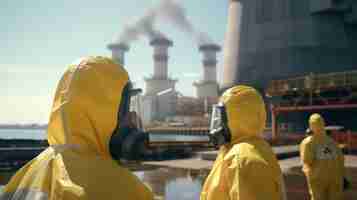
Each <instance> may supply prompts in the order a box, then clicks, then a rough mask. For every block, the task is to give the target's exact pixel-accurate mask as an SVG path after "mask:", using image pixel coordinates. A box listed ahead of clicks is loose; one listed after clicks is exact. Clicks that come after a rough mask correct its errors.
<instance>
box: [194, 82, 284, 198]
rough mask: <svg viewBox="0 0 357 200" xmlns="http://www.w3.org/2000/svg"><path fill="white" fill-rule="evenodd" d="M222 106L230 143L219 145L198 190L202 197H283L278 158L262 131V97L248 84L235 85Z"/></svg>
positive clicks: (226, 93)
mask: <svg viewBox="0 0 357 200" xmlns="http://www.w3.org/2000/svg"><path fill="white" fill-rule="evenodd" d="M220 102H222V103H223V104H224V106H225V109H226V113H227V120H228V127H229V129H230V132H231V142H230V144H227V145H224V146H222V147H221V148H220V150H219V153H218V157H217V159H216V161H215V163H214V166H213V168H212V170H211V172H210V174H209V175H208V177H207V179H206V182H205V184H204V186H203V190H202V193H201V200H225V199H230V200H253V199H254V200H270V199H271V200H281V199H285V193H284V185H283V178H282V173H281V169H280V166H279V164H278V161H277V159H276V157H275V155H274V153H273V151H272V148H271V147H270V146H269V144H268V143H267V142H266V141H264V139H263V138H262V137H261V134H262V132H263V130H264V128H265V121H266V111H265V105H264V102H263V99H262V97H261V96H260V95H259V94H258V92H257V91H256V90H255V89H253V88H251V87H247V86H236V87H233V88H231V89H228V90H227V91H226V92H224V94H223V96H222V97H221V98H220Z"/></svg>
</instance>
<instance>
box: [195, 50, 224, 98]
mask: <svg viewBox="0 0 357 200" xmlns="http://www.w3.org/2000/svg"><path fill="white" fill-rule="evenodd" d="M199 50H200V52H201V53H202V54H203V60H202V65H203V77H202V78H203V79H202V80H200V81H197V82H195V83H194V84H193V85H194V86H195V87H196V96H197V97H198V98H207V97H217V96H218V88H219V87H218V82H217V52H219V51H220V50H221V47H220V46H219V45H216V44H204V45H201V46H200V47H199Z"/></svg>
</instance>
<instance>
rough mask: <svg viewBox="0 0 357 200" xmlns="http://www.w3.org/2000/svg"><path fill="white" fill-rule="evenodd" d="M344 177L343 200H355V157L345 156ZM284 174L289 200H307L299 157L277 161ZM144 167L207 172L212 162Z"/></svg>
mask: <svg viewBox="0 0 357 200" xmlns="http://www.w3.org/2000/svg"><path fill="white" fill-rule="evenodd" d="M345 160H346V163H345V167H346V175H347V178H348V180H350V181H351V183H352V188H351V189H350V190H348V191H346V192H345V200H354V199H357V156H350V155H347V156H345ZM279 164H280V167H281V169H282V171H283V174H284V180H285V184H286V187H287V193H288V199H289V200H307V199H309V195H308V190H307V183H306V179H305V176H304V174H303V173H302V171H301V167H302V166H301V161H300V159H299V157H293V158H288V159H284V160H280V161H279ZM144 165H147V166H155V167H169V168H177V169H187V170H199V171H207V172H208V171H209V170H210V169H211V168H212V165H213V161H211V160H202V159H201V158H199V157H197V158H191V159H183V160H170V161H159V162H155V161H154V162H145V163H144Z"/></svg>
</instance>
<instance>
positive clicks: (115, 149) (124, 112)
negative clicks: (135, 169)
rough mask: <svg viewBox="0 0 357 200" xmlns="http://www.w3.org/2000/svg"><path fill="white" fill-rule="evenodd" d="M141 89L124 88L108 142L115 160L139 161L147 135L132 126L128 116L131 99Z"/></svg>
mask: <svg viewBox="0 0 357 200" xmlns="http://www.w3.org/2000/svg"><path fill="white" fill-rule="evenodd" d="M140 92H141V89H133V88H132V84H131V83H130V82H128V84H127V85H126V86H125V87H124V90H123V93H122V94H121V95H122V98H121V102H120V106H119V111H118V122H117V126H116V128H115V130H114V131H113V134H112V136H111V138H110V142H109V150H110V154H111V156H112V157H113V159H115V160H120V159H125V160H139V159H140V157H141V155H142V153H143V151H144V146H145V143H146V141H147V140H148V137H147V134H145V133H144V132H143V131H142V130H140V129H139V128H138V127H136V126H132V124H130V123H131V119H129V118H130V117H129V114H130V101H131V97H133V96H136V95H138V94H139V93H140Z"/></svg>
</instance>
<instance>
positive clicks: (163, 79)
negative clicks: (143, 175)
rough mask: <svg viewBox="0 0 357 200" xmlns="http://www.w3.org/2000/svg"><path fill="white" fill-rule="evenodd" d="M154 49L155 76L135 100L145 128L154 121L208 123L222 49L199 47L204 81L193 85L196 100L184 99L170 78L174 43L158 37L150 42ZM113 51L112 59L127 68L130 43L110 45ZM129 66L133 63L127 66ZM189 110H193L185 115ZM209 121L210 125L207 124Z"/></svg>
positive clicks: (214, 96)
mask: <svg viewBox="0 0 357 200" xmlns="http://www.w3.org/2000/svg"><path fill="white" fill-rule="evenodd" d="M149 44H150V46H152V48H153V74H152V75H151V76H149V77H145V78H144V80H145V93H144V94H143V95H142V96H139V97H136V98H135V101H136V103H135V106H136V109H137V110H136V111H137V112H139V113H141V117H142V121H143V124H144V125H152V124H155V122H161V124H162V122H165V121H182V122H185V124H188V125H192V126H193V125H194V124H200V125H202V124H205V126H207V122H208V121H209V120H208V118H207V116H206V117H204V114H205V113H207V112H209V111H210V108H208V107H210V106H211V105H212V104H214V103H215V102H216V101H217V97H218V89H219V86H218V82H217V66H216V65H217V52H219V51H220V50H221V47H220V46H219V45H216V44H213V43H212V44H203V45H201V46H200V47H199V51H200V52H201V53H202V55H203V58H202V69H203V70H202V79H201V80H199V81H197V82H194V83H193V85H194V86H195V87H196V97H184V96H182V95H181V94H180V93H179V91H177V90H176V83H177V81H178V80H177V79H173V78H172V77H169V75H168V69H169V48H170V47H172V46H173V42H172V41H171V40H170V39H168V38H165V37H164V36H160V37H156V38H154V39H152V40H151V41H150V43H149ZM107 48H108V49H109V50H110V51H111V52H112V58H113V59H114V60H115V61H116V62H117V63H121V64H123V65H124V66H126V65H127V63H125V53H127V52H128V51H129V49H130V47H129V46H128V45H127V44H124V43H120V42H113V43H111V44H109V45H108V46H107ZM128 65H130V64H128ZM186 108H194V109H190V110H189V112H186V111H187V109H186ZM206 121H207V122H206Z"/></svg>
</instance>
